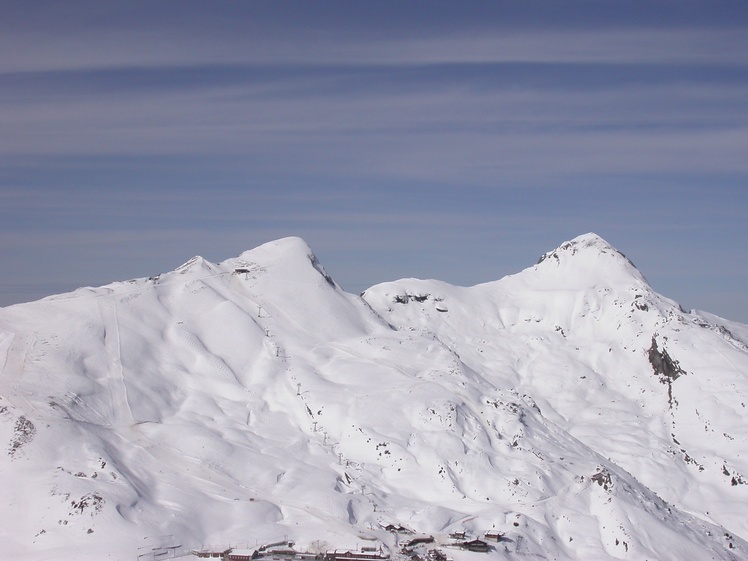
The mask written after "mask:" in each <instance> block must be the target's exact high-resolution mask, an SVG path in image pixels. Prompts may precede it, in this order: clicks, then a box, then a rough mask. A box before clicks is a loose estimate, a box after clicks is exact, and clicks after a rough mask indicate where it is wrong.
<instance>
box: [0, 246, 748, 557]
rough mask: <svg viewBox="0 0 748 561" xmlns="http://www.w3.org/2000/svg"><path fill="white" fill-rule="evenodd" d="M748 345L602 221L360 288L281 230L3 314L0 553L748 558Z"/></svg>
mask: <svg viewBox="0 0 748 561" xmlns="http://www.w3.org/2000/svg"><path fill="white" fill-rule="evenodd" d="M747 334H748V326H743V325H740V324H734V323H728V322H726V321H724V320H721V319H720V318H717V317H715V316H711V315H709V314H706V313H700V312H699V313H697V312H692V313H686V312H684V311H682V310H681V309H680V308H679V307H678V305H677V304H676V303H674V302H672V301H670V300H668V299H666V298H663V297H662V296H660V295H658V294H656V293H654V292H653V291H652V290H651V288H650V287H649V286H648V285H647V283H646V281H645V279H644V278H643V277H642V275H641V274H640V273H639V272H638V271H637V270H636V268H635V267H634V266H633V265H632V264H631V263H630V262H629V261H628V260H627V259H626V258H625V257H623V256H622V255H621V254H620V253H618V252H617V251H616V250H615V249H613V248H611V247H610V246H609V245H608V244H607V243H606V242H605V241H604V240H602V239H600V238H599V237H597V236H595V235H593V234H588V235H585V236H580V237H579V238H576V239H575V240H572V241H570V242H567V243H565V244H563V245H562V246H561V247H559V248H558V249H556V250H555V251H553V252H549V253H548V254H546V255H545V256H544V257H543V259H542V260H541V262H540V263H538V264H537V265H536V266H534V267H531V268H529V269H526V270H525V271H522V272H521V273H519V274H517V275H513V276H510V277H506V278H504V279H501V280H499V281H496V282H493V283H488V284H484V285H479V286H475V287H471V288H464V287H456V286H451V285H448V284H446V283H442V282H439V281H420V280H413V279H409V280H401V281H397V282H394V283H386V284H382V285H378V286H375V287H372V288H371V289H369V290H367V291H366V292H365V293H364V294H363V297H358V296H354V295H350V294H347V293H345V292H344V291H342V290H341V289H340V287H339V286H338V285H337V284H336V283H335V282H334V280H333V279H332V278H331V277H330V276H329V275H328V274H327V273H326V272H325V270H324V268H323V267H322V266H321V264H320V263H319V262H318V261H317V259H316V258H315V257H314V255H313V254H312V252H311V250H310V249H309V248H308V246H307V245H306V244H305V243H304V242H303V241H302V240H300V239H298V238H286V239H283V240H278V241H275V242H271V243H269V244H265V245H263V246H261V247H259V248H256V249H254V250H251V251H247V252H245V253H243V254H242V255H240V256H239V257H237V258H235V259H229V260H227V261H224V262H222V263H218V264H213V263H210V262H208V261H206V260H204V259H202V258H199V257H197V258H194V259H192V260H190V261H189V262H188V263H186V264H184V265H182V266H181V267H179V268H177V269H176V270H175V271H173V272H170V273H166V274H162V275H159V276H157V277H152V278H150V279H138V280H133V281H129V282H123V283H114V284H111V285H108V286H105V287H101V288H84V289H79V290H78V291H75V292H73V293H69V294H64V295H60V296H53V297H49V298H46V299H43V300H40V301H38V302H33V303H29V304H22V305H17V306H11V307H7V308H3V309H0V365H1V366H2V371H1V372H0V441H2V442H5V443H7V444H6V454H4V455H3V456H2V459H1V460H0V470H1V471H0V475H1V476H2V478H3V481H4V482H5V484H4V485H3V486H2V487H0V508H2V509H3V511H2V520H3V521H4V522H3V525H2V527H0V551H2V552H3V554H1V555H0V556H3V555H4V556H5V557H3V558H8V559H71V558H75V559H125V558H130V559H132V558H139V559H149V558H163V556H172V555H175V554H176V553H177V552H182V551H185V550H187V549H188V548H200V547H208V546H211V545H215V546H216V547H227V546H228V545H229V544H233V545H236V544H245V545H244V546H243V547H248V548H252V547H254V546H255V545H256V544H258V543H259V544H262V543H268V542H273V541H279V540H292V541H294V542H295V544H296V548H297V549H300V550H311V551H325V550H327V549H334V548H337V549H344V548H358V547H360V546H361V545H371V544H376V545H377V546H380V545H381V546H382V547H383V548H384V549H385V550H387V551H390V552H391V553H392V554H393V555H394V554H396V553H397V551H399V546H398V545H397V543H398V541H402V540H403V539H404V538H403V536H400V535H398V534H395V533H392V532H389V531H387V530H386V529H385V528H384V526H386V525H387V524H394V525H403V526H406V527H408V528H411V529H412V530H413V531H415V532H417V533H419V534H426V535H433V536H434V537H435V538H436V540H437V542H442V543H444V542H448V541H449V539H448V537H447V535H448V534H449V533H451V532H454V531H458V530H459V531H462V530H465V531H467V533H468V534H469V535H472V536H474V537H480V536H482V535H483V533H484V532H486V531H499V532H503V533H505V537H504V538H503V539H502V540H501V541H500V542H498V543H492V544H491V551H490V552H489V554H488V555H489V556H490V557H492V558H496V559H524V558H527V559H530V558H532V559H538V558H543V559H645V558H649V559H660V560H665V559H674V560H675V559H745V558H748V543H746V541H744V540H745V539H746V538H748V522H746V520H745V517H744V516H743V513H742V510H741V507H742V505H744V504H746V502H747V501H746V499H747V498H748V496H747V495H746V493H748V487H746V483H748V466H746V452H747V450H746V447H747V446H748V429H747V428H746V427H747V425H746V422H745V421H746V418H747V417H746V409H745V401H746V400H747V399H748V391H746V390H748V387H747V382H746V378H745V373H746V372H747V371H748V352H746V351H747V350H748V344H747V343H746V341H747ZM744 474H745V475H744ZM449 555H450V556H452V557H454V558H455V559H458V560H459V559H463V558H464V559H468V558H471V559H472V558H474V557H479V556H480V555H484V556H485V555H486V554H476V553H468V552H464V551H462V550H457V549H450V550H449Z"/></svg>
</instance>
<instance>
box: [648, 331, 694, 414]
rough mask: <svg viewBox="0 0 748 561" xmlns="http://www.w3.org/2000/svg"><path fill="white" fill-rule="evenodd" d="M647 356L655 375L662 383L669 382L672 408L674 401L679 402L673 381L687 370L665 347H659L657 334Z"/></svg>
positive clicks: (669, 400)
mask: <svg viewBox="0 0 748 561" xmlns="http://www.w3.org/2000/svg"><path fill="white" fill-rule="evenodd" d="M647 356H648V357H649V364H651V365H652V370H654V373H655V375H656V376H659V377H660V382H661V383H663V384H667V387H668V388H667V394H668V403H669V404H670V407H671V408H672V407H673V404H674V403H675V405H677V404H678V403H677V402H674V400H673V382H674V381H675V380H677V379H678V378H680V377H681V376H683V375H684V374H686V371H685V370H683V369H682V368H681V367H680V365H679V364H678V361H677V360H675V359H673V358H672V357H671V356H670V355H669V354H668V352H667V351H666V350H665V349H662V350H660V349H659V348H658V347H657V339H656V338H655V336H652V345H651V346H650V347H649V350H648V351H647Z"/></svg>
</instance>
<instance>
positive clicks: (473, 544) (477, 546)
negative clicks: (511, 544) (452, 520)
mask: <svg viewBox="0 0 748 561" xmlns="http://www.w3.org/2000/svg"><path fill="white" fill-rule="evenodd" d="M460 547H461V548H462V549H467V550H468V551H477V552H479V553H486V552H487V551H488V544H487V543H486V542H484V541H483V540H471V541H469V542H463V543H461V544H460Z"/></svg>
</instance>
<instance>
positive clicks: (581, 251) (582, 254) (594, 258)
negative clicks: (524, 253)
mask: <svg viewBox="0 0 748 561" xmlns="http://www.w3.org/2000/svg"><path fill="white" fill-rule="evenodd" d="M551 267H553V269H564V270H565V272H566V274H567V275H568V274H572V275H575V276H579V275H581V277H582V278H584V279H594V278H595V277H597V276H601V275H603V276H606V277H610V276H611V275H617V276H623V278H630V277H634V278H635V279H637V280H640V281H644V282H646V280H645V279H644V277H643V275H642V274H641V273H640V272H639V270H638V269H637V268H636V266H635V265H634V264H633V263H632V262H631V260H630V259H629V258H628V257H626V256H625V255H624V254H623V253H621V252H620V251H618V250H617V249H616V248H615V247H613V246H612V245H611V244H609V243H608V242H607V241H605V240H604V239H603V238H602V237H600V236H598V235H597V234H595V233H592V232H590V233H587V234H582V235H581V236H577V237H576V238H574V239H571V240H569V241H566V242H564V243H562V244H561V245H560V246H558V247H557V248H556V249H554V250H553V251H549V252H547V253H544V254H543V255H542V256H541V257H540V259H539V260H538V262H537V264H536V265H535V267H534V268H535V269H542V270H547V269H549V268H551Z"/></svg>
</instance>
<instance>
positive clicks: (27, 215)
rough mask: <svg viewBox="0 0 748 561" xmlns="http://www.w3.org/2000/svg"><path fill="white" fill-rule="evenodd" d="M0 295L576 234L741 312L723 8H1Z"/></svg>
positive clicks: (729, 52) (493, 264) (503, 250)
mask: <svg viewBox="0 0 748 561" xmlns="http://www.w3.org/2000/svg"><path fill="white" fill-rule="evenodd" d="M0 53H2V56H0V255H1V256H2V267H0V305H9V304H12V303H16V302H21V301H28V300H33V299H36V298H40V297H43V296H45V295H48V294H53V293H58V292H63V291H67V290H71V289H74V288H76V287H78V286H85V285H98V284H104V283H107V282H111V281H114V280H125V279H129V278H134V277H140V276H149V275H153V274H156V273H158V272H160V271H165V270H170V269H173V268H174V267H176V266H178V265H179V264H181V263H182V262H184V261H186V260H187V259H188V258H190V257H191V256H193V255H196V254H200V255H203V256H204V257H206V258H207V259H209V260H212V261H220V260H222V259H225V258H227V257H231V256H235V255H237V254H238V253H240V252H241V251H243V250H245V249H249V248H252V247H255V246H257V245H259V244H261V243H263V242H265V241H269V240H272V239H276V238H279V237H283V236H287V235H298V236H301V237H303V238H304V239H305V240H306V241H307V242H308V243H309V244H310V245H311V247H312V249H313V250H314V251H315V253H316V254H317V256H318V257H319V258H320V260H321V261H322V263H323V264H324V265H325V267H326V268H327V269H328V271H329V272H330V273H331V274H332V275H333V277H335V279H336V280H337V281H338V282H339V283H340V284H341V285H342V286H343V287H344V288H346V289H347V290H349V291H352V292H360V291H361V290H363V289H365V288H367V287H368V286H370V285H372V284H375V283H377V282H381V281H385V280H395V279H397V278H402V277H411V276H412V277H420V278H439V279H442V280H445V281H448V282H451V283H455V284H461V285H472V284H476V283H479V282H485V281H490V280H495V279H498V278H500V277H502V276H504V275H506V274H511V273H514V272H518V271H519V270H521V269H523V268H525V267H527V266H530V265H532V264H533V263H534V262H535V261H536V260H537V258H538V257H539V256H540V254H542V253H544V252H545V251H549V250H551V249H553V248H555V247H556V246H558V245H560V244H561V243H562V242H563V241H565V240H568V239H570V238H572V237H575V236H577V235H579V234H582V233H586V232H589V231H594V232H596V233H598V234H600V235H601V236H603V237H604V238H605V239H607V240H608V241H609V242H610V243H611V244H613V245H614V246H615V247H617V248H618V249H619V250H621V251H622V252H624V253H625V254H626V255H627V256H629V257H630V258H631V259H632V260H633V261H634V263H635V264H636V265H637V266H638V267H639V269H640V270H641V271H642V272H643V274H644V275H645V276H646V277H647V278H648V280H649V281H650V283H651V284H652V286H653V287H654V288H655V290H657V291H658V292H661V293H662V294H664V295H666V296H669V297H671V298H674V299H675V300H678V301H679V302H680V303H681V304H682V305H683V306H684V307H686V308H698V309H704V310H708V311H711V312H713V313H716V314H718V315H722V316H724V317H726V318H729V319H734V320H738V321H742V322H748V295H747V294H746V286H748V263H746V258H747V257H748V227H747V226H746V223H748V220H746V215H748V181H747V180H748V5H746V4H745V3H744V2H711V1H710V2H690V1H683V2H674V1H673V2H647V3H644V2H642V3H633V2H613V1H610V2H608V1H595V2H565V3H559V2H542V1H539V2H501V1H495V2H469V3H460V4H459V5H458V4H457V3H452V2H450V3H447V2H440V1H428V2H408V1H399V2H389V1H377V2H285V1H273V2H269V1H268V2H259V1H258V2H235V1H232V2H225V1H220V0H219V1H211V2H207V1H206V2H193V1H189V0H187V1H183V0H182V1H160V2H150V1H147V2H146V1H143V2H79V1H76V0H72V1H69V2H64V3H63V2H30V1H25V2H11V1H6V2H2V3H1V4H0Z"/></svg>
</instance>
